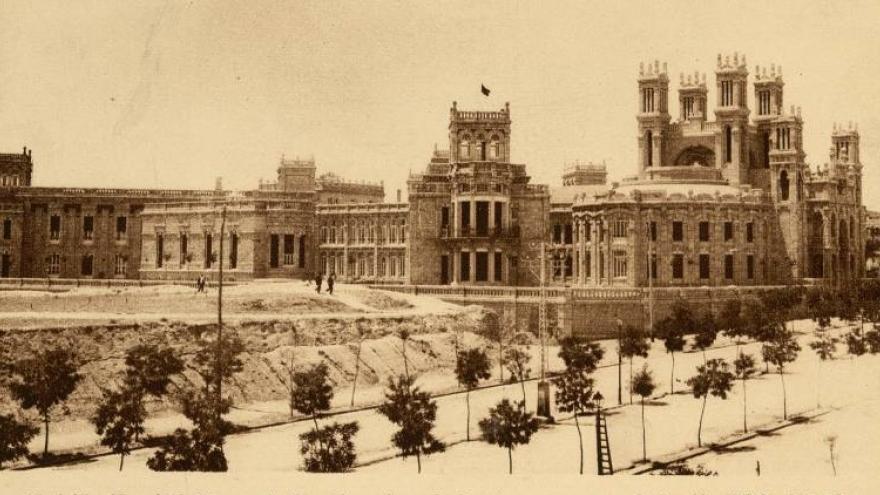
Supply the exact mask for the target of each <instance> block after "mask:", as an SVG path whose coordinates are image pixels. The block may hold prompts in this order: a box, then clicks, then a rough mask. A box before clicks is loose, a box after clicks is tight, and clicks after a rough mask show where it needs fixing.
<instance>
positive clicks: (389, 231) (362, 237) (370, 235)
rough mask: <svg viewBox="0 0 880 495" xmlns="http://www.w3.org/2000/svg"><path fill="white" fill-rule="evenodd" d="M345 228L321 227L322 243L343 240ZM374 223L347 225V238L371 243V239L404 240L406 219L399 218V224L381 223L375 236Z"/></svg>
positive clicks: (394, 242) (357, 241) (356, 242)
mask: <svg viewBox="0 0 880 495" xmlns="http://www.w3.org/2000/svg"><path fill="white" fill-rule="evenodd" d="M344 229H345V228H344V227H341V226H340V227H337V226H335V225H331V226H329V227H321V242H322V243H324V244H327V243H329V244H336V243H337V242H340V243H341V242H345V237H344V235H343V234H344V233H345V230H344ZM376 234H377V231H376V226H375V225H369V226H367V225H364V224H358V225H352V226H350V227H349V237H348V240H349V242H351V243H355V244H372V243H373V239H376V242H379V243H384V242H386V240H387V241H388V242H389V243H391V244H396V243H403V242H406V220H401V222H400V225H397V224H392V225H390V226H389V225H382V227H381V228H380V229H379V230H378V234H379V237H378V238H376Z"/></svg>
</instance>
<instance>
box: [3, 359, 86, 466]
mask: <svg viewBox="0 0 880 495" xmlns="http://www.w3.org/2000/svg"><path fill="white" fill-rule="evenodd" d="M78 370H79V365H78V364H77V362H76V356H75V355H74V354H73V352H71V351H70V350H68V349H64V348H57V349H51V350H46V351H41V352H39V353H37V354H36V355H35V356H34V357H31V358H26V359H22V360H21V361H18V362H17V363H15V364H14V365H13V369H12V375H13V378H12V381H11V382H10V383H9V391H10V393H11V394H12V398H13V399H15V400H16V401H18V403H19V404H21V407H22V408H23V409H36V411H37V413H39V415H40V417H41V418H42V420H43V425H44V429H45V433H46V439H45V442H44V444H43V456H44V457H45V456H46V455H47V454H48V453H49V422H50V421H51V412H52V410H53V409H54V408H55V406H57V405H59V404H63V403H64V402H65V401H66V400H67V398H68V397H70V394H72V393H73V391H74V390H76V386H77V385H78V384H79V382H80V380H81V379H82V376H81V375H80V374H79V373H78Z"/></svg>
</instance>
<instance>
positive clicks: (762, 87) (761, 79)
mask: <svg viewBox="0 0 880 495" xmlns="http://www.w3.org/2000/svg"><path fill="white" fill-rule="evenodd" d="M783 86H785V83H784V82H783V81H782V66H781V65H780V66H779V72H778V73H777V72H776V64H772V65H770V74H769V75H768V74H767V67H763V68H761V67H758V66H755V106H756V107H757V108H756V111H757V113H756V114H755V116H754V118H753V121H754V123H755V127H756V128H757V139H758V142H757V143H755V144H756V145H757V149H756V150H755V151H756V153H755V159H756V161H755V163H754V164H753V166H754V167H755V168H759V169H766V168H770V149H771V148H770V142H771V141H772V139H771V134H772V127H773V126H772V122H773V120H774V119H776V118H777V117H779V115H781V114H782V103H783V100H782V88H783Z"/></svg>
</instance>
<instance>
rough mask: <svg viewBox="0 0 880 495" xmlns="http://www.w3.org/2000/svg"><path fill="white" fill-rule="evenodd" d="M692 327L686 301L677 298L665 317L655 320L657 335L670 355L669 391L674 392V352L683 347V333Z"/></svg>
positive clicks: (691, 318)
mask: <svg viewBox="0 0 880 495" xmlns="http://www.w3.org/2000/svg"><path fill="white" fill-rule="evenodd" d="M693 327H694V317H693V313H692V312H691V310H690V307H689V306H688V304H687V303H685V302H684V301H682V300H677V301H675V302H674V303H673V305H672V311H671V313H670V314H669V316H667V317H666V318H663V319H662V320H660V321H659V322H657V325H656V330H657V335H658V336H659V337H660V338H661V339H663V346H664V347H665V348H666V352H668V353H669V355H670V356H671V357H672V366H671V367H670V372H669V393H670V394H674V393H675V353H676V352H681V351H682V350H683V349H684V343H685V341H684V335H685V333H686V332H688V331H690V330H692V329H693Z"/></svg>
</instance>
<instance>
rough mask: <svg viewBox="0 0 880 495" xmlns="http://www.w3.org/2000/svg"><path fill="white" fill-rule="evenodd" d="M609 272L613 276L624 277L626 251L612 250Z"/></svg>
mask: <svg viewBox="0 0 880 495" xmlns="http://www.w3.org/2000/svg"><path fill="white" fill-rule="evenodd" d="M611 274H612V276H613V277H615V278H623V277H626V275H627V266H626V251H614V254H613V259H612V265H611Z"/></svg>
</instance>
